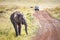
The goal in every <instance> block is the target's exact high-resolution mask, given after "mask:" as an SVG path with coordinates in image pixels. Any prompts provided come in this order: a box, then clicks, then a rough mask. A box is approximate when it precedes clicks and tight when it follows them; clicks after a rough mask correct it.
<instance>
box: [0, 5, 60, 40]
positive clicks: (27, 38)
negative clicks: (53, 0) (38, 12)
mask: <svg viewBox="0 0 60 40" xmlns="http://www.w3.org/2000/svg"><path fill="white" fill-rule="evenodd" d="M16 10H18V11H20V12H23V15H24V16H25V18H26V20H27V24H28V33H29V34H28V35H26V34H25V29H24V25H23V26H22V33H21V34H22V35H21V36H18V37H15V31H14V27H13V25H12V23H11V22H10V15H11V14H12V13H13V12H14V11H16ZM46 10H47V11H48V12H49V13H50V14H51V16H53V17H55V18H57V19H60V8H58V7H56V8H53V9H46ZM0 12H2V13H0V40H31V37H32V36H34V35H35V33H36V31H37V29H38V28H39V25H38V22H37V21H36V19H35V18H34V17H33V13H34V10H33V8H30V7H25V6H23V7H22V6H16V5H12V6H11V5H10V6H8V5H1V6H0Z"/></svg>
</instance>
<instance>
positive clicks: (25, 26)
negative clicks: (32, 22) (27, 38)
mask: <svg viewBox="0 0 60 40" xmlns="http://www.w3.org/2000/svg"><path fill="white" fill-rule="evenodd" d="M25 32H26V34H27V35H28V32H27V24H25Z"/></svg>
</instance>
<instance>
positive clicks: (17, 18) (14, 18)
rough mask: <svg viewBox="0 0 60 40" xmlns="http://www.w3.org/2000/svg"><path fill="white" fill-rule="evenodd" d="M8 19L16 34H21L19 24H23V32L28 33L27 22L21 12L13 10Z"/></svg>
mask: <svg viewBox="0 0 60 40" xmlns="http://www.w3.org/2000/svg"><path fill="white" fill-rule="evenodd" d="M10 20H11V23H12V24H13V26H14V29H15V32H16V36H18V35H21V25H25V32H26V34H27V35H28V32H27V22H26V19H25V18H24V16H23V14H22V13H20V12H19V11H15V12H13V13H12V14H11V16H10Z"/></svg>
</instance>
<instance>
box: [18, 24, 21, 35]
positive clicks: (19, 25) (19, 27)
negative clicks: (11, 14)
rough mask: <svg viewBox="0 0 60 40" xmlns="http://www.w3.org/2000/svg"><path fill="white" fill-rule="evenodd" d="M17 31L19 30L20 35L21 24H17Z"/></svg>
mask: <svg viewBox="0 0 60 40" xmlns="http://www.w3.org/2000/svg"><path fill="white" fill-rule="evenodd" d="M18 31H19V35H21V24H20V23H19V24H18Z"/></svg>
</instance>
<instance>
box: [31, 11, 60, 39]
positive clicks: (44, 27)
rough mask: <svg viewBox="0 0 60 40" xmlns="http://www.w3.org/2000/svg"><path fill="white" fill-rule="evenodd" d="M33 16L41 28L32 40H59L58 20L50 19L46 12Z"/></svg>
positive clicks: (59, 26) (59, 28)
mask: <svg viewBox="0 0 60 40" xmlns="http://www.w3.org/2000/svg"><path fill="white" fill-rule="evenodd" d="M33 15H34V16H35V17H36V19H38V21H39V23H40V24H41V27H40V28H39V29H38V32H37V33H36V36H34V37H33V38H32V40H60V20H57V19H55V18H53V17H51V16H50V15H49V13H48V12H47V11H39V12H36V13H34V14H33Z"/></svg>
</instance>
